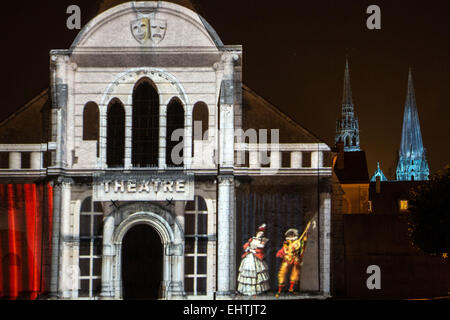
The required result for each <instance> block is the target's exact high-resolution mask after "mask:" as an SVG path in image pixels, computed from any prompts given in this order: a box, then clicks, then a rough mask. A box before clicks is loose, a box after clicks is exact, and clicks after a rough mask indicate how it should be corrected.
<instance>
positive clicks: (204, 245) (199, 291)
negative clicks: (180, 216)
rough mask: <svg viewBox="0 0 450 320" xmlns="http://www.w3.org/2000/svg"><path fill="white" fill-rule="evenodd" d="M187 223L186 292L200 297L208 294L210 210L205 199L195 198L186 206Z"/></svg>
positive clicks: (185, 221)
mask: <svg viewBox="0 0 450 320" xmlns="http://www.w3.org/2000/svg"><path fill="white" fill-rule="evenodd" d="M184 223H185V231H184V234H185V243H186V246H185V258H184V268H185V271H184V273H185V280H184V283H185V291H186V292H187V293H188V294H191V295H194V296H198V295H205V294H206V285H207V283H206V282H207V276H208V272H207V257H208V210H207V207H206V202H205V199H203V198H202V197H195V200H194V201H189V202H187V204H186V208H185V213H184Z"/></svg>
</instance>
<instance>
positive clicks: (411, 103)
mask: <svg viewBox="0 0 450 320" xmlns="http://www.w3.org/2000/svg"><path fill="white" fill-rule="evenodd" d="M425 154H426V152H425V148H424V146H423V142H422V133H421V130H420V122H419V113H418V112H417V106H416V97H415V94H414V85H413V79H412V72H411V70H409V75H408V92H407V95H406V102H405V113H404V116H403V129H402V140H401V144H400V151H399V161H398V165H397V180H398V181H423V180H428V177H429V175H430V169H429V168H428V162H427V159H426V156H425Z"/></svg>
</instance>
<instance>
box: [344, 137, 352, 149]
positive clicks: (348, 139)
mask: <svg viewBox="0 0 450 320" xmlns="http://www.w3.org/2000/svg"><path fill="white" fill-rule="evenodd" d="M350 145H351V144H350V137H349V136H347V138H345V146H346V147H349V146H350Z"/></svg>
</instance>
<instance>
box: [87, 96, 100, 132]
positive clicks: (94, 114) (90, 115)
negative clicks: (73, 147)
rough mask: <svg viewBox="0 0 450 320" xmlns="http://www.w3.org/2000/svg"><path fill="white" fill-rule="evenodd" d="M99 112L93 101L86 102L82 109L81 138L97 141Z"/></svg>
mask: <svg viewBox="0 0 450 320" xmlns="http://www.w3.org/2000/svg"><path fill="white" fill-rule="evenodd" d="M98 128H99V112H98V106H97V104H96V103H95V102H92V101H91V102H88V103H86V105H85V106H84V110H83V140H89V141H93V140H96V141H98V132H99V130H98Z"/></svg>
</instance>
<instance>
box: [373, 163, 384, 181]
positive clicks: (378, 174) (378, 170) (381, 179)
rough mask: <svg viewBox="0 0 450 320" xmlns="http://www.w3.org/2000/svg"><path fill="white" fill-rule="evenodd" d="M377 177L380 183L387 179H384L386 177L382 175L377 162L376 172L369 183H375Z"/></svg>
mask: <svg viewBox="0 0 450 320" xmlns="http://www.w3.org/2000/svg"><path fill="white" fill-rule="evenodd" d="M377 177H380V181H388V179H387V178H386V176H385V175H384V173H383V171H382V170H381V168H380V163H379V162H378V165H377V170H376V171H375V173H374V175H373V177H372V179H371V180H370V181H372V182H376V181H377Z"/></svg>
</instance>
